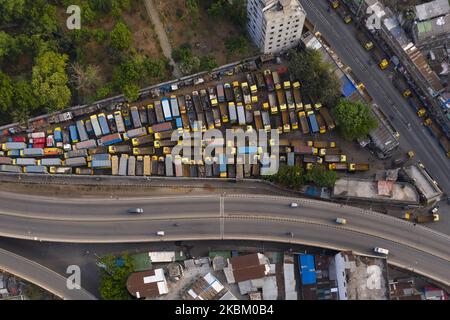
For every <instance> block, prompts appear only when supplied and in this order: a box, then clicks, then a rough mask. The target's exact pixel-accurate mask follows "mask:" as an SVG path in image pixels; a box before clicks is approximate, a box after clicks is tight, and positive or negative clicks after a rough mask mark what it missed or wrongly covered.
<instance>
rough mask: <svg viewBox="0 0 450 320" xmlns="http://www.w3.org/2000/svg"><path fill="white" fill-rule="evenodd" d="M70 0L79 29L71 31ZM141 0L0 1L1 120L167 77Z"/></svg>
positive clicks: (129, 90)
mask: <svg viewBox="0 0 450 320" xmlns="http://www.w3.org/2000/svg"><path fill="white" fill-rule="evenodd" d="M69 5H79V6H80V7H81V29H80V30H69V29H68V28H67V27H66V20H67V18H68V17H69V15H68V14H67V13H66V8H67V7H68V6H69ZM152 28H153V27H152V25H151V23H150V21H149V19H148V17H147V13H146V11H145V7H144V4H143V2H142V1H140V0H136V1H132V0H90V1H87V0H61V1H46V0H0V124H5V123H8V122H11V121H20V122H23V123H25V122H26V121H27V119H28V118H29V117H32V116H36V115H39V114H42V113H45V112H52V111H56V110H61V109H63V108H66V107H68V106H70V105H77V104H83V103H89V102H92V101H95V100H97V99H101V98H105V97H107V96H111V95H114V94H119V93H121V92H125V94H126V96H127V98H128V99H129V100H130V101H132V100H134V99H136V98H137V90H138V88H139V87H142V86H148V85H151V84H153V83H157V82H159V81H161V80H164V79H167V78H168V76H169V74H170V70H168V68H167V62H166V61H165V59H163V58H162V57H163V56H162V53H161V49H160V47H159V43H158V41H157V38H156V35H155V34H154V31H153V29H152Z"/></svg>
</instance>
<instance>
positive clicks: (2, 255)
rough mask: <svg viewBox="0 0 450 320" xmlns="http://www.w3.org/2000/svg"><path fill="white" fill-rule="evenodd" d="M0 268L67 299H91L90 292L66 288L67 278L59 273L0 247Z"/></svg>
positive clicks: (92, 297)
mask: <svg viewBox="0 0 450 320" xmlns="http://www.w3.org/2000/svg"><path fill="white" fill-rule="evenodd" d="M0 269H3V270H7V271H10V272H11V273H13V274H15V275H17V276H19V277H20V278H22V279H25V280H28V281H30V282H32V283H34V284H37V285H38V286H40V287H42V288H44V289H46V290H48V291H50V292H52V293H53V294H55V295H57V296H59V297H60V298H62V299H67V300H93V299H96V298H95V297H94V296H93V295H92V294H90V293H89V292H87V291H86V290H84V289H73V290H70V289H68V288H67V280H66V278H64V277H63V276H61V275H60V274H58V273H56V272H54V271H52V270H50V269H48V268H46V267H44V266H42V265H40V264H38V263H36V262H34V261H31V260H28V259H26V258H24V257H21V256H19V255H17V254H14V253H12V252H9V251H6V250H3V249H0Z"/></svg>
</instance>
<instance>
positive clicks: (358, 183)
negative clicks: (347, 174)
mask: <svg viewBox="0 0 450 320" xmlns="http://www.w3.org/2000/svg"><path fill="white" fill-rule="evenodd" d="M378 187H379V185H378V182H377V181H373V180H364V179H353V178H339V179H338V180H337V181H336V184H335V185H334V188H333V193H332V197H334V198H341V199H346V198H354V199H360V200H370V201H378V202H393V203H402V204H418V203H419V200H420V198H419V194H418V193H417V191H416V189H415V188H414V187H413V186H412V185H411V184H409V183H403V182H395V183H394V182H393V183H392V186H390V187H389V188H392V189H391V190H390V192H389V195H386V192H385V190H384V189H379V188H378ZM382 187H383V186H382ZM380 191H381V193H380Z"/></svg>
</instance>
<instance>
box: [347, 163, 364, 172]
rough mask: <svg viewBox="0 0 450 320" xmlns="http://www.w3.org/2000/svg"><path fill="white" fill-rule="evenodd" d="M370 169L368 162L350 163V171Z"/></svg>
mask: <svg viewBox="0 0 450 320" xmlns="http://www.w3.org/2000/svg"><path fill="white" fill-rule="evenodd" d="M368 170H369V164H368V163H349V164H348V171H350V172H355V171H368Z"/></svg>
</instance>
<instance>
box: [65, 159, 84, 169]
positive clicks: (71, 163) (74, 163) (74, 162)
mask: <svg viewBox="0 0 450 320" xmlns="http://www.w3.org/2000/svg"><path fill="white" fill-rule="evenodd" d="M86 165H87V162H86V158H84V157H78V158H69V159H66V160H64V166H67V167H85V166H86Z"/></svg>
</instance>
